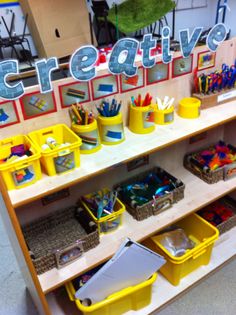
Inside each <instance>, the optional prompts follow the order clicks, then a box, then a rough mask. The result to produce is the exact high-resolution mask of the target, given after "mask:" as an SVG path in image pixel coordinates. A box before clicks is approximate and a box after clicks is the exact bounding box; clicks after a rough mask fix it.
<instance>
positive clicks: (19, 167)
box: [15, 163, 29, 171]
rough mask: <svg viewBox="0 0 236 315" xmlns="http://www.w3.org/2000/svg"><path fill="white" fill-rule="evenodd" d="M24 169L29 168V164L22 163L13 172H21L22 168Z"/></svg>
mask: <svg viewBox="0 0 236 315" xmlns="http://www.w3.org/2000/svg"><path fill="white" fill-rule="evenodd" d="M26 167H29V163H24V164H21V165H20V166H18V167H15V170H16V171H20V170H23V169H24V168H26Z"/></svg>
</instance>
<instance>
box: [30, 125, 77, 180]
mask: <svg viewBox="0 0 236 315" xmlns="http://www.w3.org/2000/svg"><path fill="white" fill-rule="evenodd" d="M29 137H30V139H31V140H32V141H33V142H34V144H35V145H36V146H38V148H39V150H40V152H41V159H40V161H41V164H42V167H43V169H44V171H45V172H46V174H48V175H49V176H54V175H56V174H61V173H65V172H67V171H71V170H73V169H75V168H76V167H79V166H80V151H79V147H80V145H81V143H82V141H81V139H80V138H79V137H78V136H77V135H76V134H75V133H74V132H73V131H72V130H71V129H70V128H68V127H67V126H66V125H63V124H59V125H54V126H51V127H48V128H44V129H40V130H37V131H33V132H30V133H29ZM49 137H51V138H54V139H55V140H56V142H57V143H59V144H62V143H70V145H67V146H66V147H57V148H54V149H53V150H49V151H47V150H45V151H44V150H42V145H43V144H45V143H46V140H47V138H49ZM63 159H64V162H63V161H62V160H63ZM60 162H62V163H64V164H62V166H60ZM67 162H68V163H67ZM70 162H71V163H70ZM58 165H59V166H58Z"/></svg>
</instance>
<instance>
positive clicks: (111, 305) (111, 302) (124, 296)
mask: <svg viewBox="0 0 236 315" xmlns="http://www.w3.org/2000/svg"><path fill="white" fill-rule="evenodd" d="M156 278H157V273H154V274H153V275H152V276H151V278H149V279H148V280H146V281H144V282H142V283H140V284H137V285H135V286H133V287H128V288H125V289H123V290H121V291H119V292H116V293H114V294H112V295H110V296H108V297H107V298H106V299H105V300H103V301H101V302H98V303H96V304H93V305H90V306H84V305H82V304H81V302H80V300H78V299H75V288H74V286H73V283H72V282H70V283H68V284H66V290H67V293H68V295H69V298H70V300H71V301H74V302H75V303H76V306H77V307H78V309H79V310H80V311H81V312H82V313H83V314H84V315H86V314H89V315H121V314H124V313H126V312H128V311H129V310H134V311H137V310H139V309H141V308H143V307H145V306H147V305H148V304H150V302H151V297H152V284H153V283H154V282H155V280H156Z"/></svg>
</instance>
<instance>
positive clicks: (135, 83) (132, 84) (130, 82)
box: [120, 67, 144, 93]
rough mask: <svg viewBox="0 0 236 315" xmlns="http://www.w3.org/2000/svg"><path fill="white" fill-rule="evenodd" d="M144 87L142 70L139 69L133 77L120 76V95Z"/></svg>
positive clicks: (141, 68)
mask: <svg viewBox="0 0 236 315" xmlns="http://www.w3.org/2000/svg"><path fill="white" fill-rule="evenodd" d="M141 87H144V68H143V67H139V68H138V71H137V74H136V75H134V76H133V77H127V76H126V75H124V74H122V75H120V90H121V92H122V93H124V92H128V91H131V90H135V89H138V88H141Z"/></svg>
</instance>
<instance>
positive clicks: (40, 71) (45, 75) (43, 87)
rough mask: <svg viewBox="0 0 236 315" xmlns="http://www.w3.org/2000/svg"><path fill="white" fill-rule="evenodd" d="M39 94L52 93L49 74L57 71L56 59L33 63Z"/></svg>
mask: <svg viewBox="0 0 236 315" xmlns="http://www.w3.org/2000/svg"><path fill="white" fill-rule="evenodd" d="M35 67H36V71H37V76H38V82H39V86H40V91H41V93H47V92H50V91H52V83H51V72H52V71H53V70H56V69H58V62H57V58H55V57H54V58H49V59H47V60H46V59H42V60H39V61H37V62H35Z"/></svg>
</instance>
